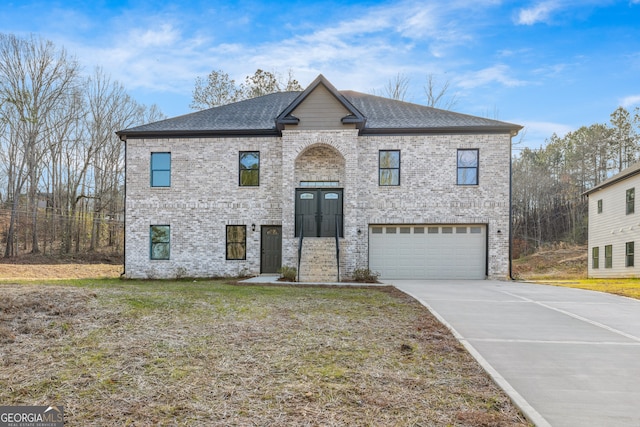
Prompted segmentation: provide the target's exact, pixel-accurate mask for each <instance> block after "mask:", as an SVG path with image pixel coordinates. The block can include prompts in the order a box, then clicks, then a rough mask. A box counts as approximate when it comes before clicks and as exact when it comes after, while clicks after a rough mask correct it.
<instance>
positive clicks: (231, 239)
mask: <svg viewBox="0 0 640 427" xmlns="http://www.w3.org/2000/svg"><path fill="white" fill-rule="evenodd" d="M227 259H247V226H246V225H227Z"/></svg>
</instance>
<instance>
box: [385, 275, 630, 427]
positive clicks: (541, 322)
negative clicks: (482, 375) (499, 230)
mask: <svg viewBox="0 0 640 427" xmlns="http://www.w3.org/2000/svg"><path fill="white" fill-rule="evenodd" d="M385 282H386V283H387V284H391V285H394V286H396V287H397V288H398V289H400V290H402V291H404V292H406V293H408V294H410V295H412V296H413V297H415V298H416V299H418V300H419V301H420V302H422V303H423V304H424V305H425V306H427V307H428V308H429V309H430V310H431V311H432V312H433V313H434V314H435V315H436V316H437V317H438V318H439V319H440V320H441V321H443V323H445V324H446V325H447V326H448V327H449V328H450V329H451V330H452V331H453V333H454V334H455V335H456V337H457V338H458V339H459V340H460V341H461V342H462V344H463V345H464V346H465V347H466V348H467V349H468V350H469V351H470V352H471V354H472V355H473V356H474V357H475V358H476V359H478V361H479V362H480V363H481V364H482V365H483V366H484V368H485V369H486V370H487V371H488V372H489V374H490V375H492V377H493V378H494V380H495V381H496V382H497V383H498V384H499V385H500V386H501V387H502V388H503V389H504V390H505V391H506V392H507V393H508V394H509V395H510V396H511V398H512V399H513V400H514V402H515V403H516V405H518V406H519V407H520V408H521V409H522V411H523V412H524V413H525V414H526V416H527V417H528V418H529V420H530V421H532V422H534V423H535V424H536V425H537V426H540V427H541V426H549V425H551V426H554V427H561V426H571V427H575V426H598V427H603V426H616V427H619V426H633V427H640V301H637V300H632V299H628V298H624V297H617V296H614V295H609V294H604V293H599V292H591V291H584V290H578V289H569V288H560V287H554V286H546V285H535V284H527V283H518V282H500V281H491V280H482V281H480V280H478V281H475V280H473V281H472V280H470V281H454V280H449V281H447V280H443V281H424V280H422V281H418V280H389V281H385Z"/></svg>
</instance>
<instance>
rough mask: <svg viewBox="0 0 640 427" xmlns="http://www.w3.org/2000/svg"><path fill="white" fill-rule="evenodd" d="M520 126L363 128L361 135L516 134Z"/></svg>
mask: <svg viewBox="0 0 640 427" xmlns="http://www.w3.org/2000/svg"><path fill="white" fill-rule="evenodd" d="M520 129H522V126H514V127H504V126H444V127H424V128H417V127H416V128H364V129H362V130H361V131H360V134H361V135H398V134H400V135H422V134H504V133H508V134H509V135H510V136H512V137H513V136H516V135H517V134H518V132H519V131H520Z"/></svg>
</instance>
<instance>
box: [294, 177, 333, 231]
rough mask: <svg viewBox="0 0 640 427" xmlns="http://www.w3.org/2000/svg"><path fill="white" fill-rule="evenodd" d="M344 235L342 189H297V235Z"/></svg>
mask: <svg viewBox="0 0 640 427" xmlns="http://www.w3.org/2000/svg"><path fill="white" fill-rule="evenodd" d="M336 227H337V232H338V235H339V236H340V237H343V224H342V189H315V188H314V189H311V188H310V189H306V188H305V189H297V190H296V237H298V236H300V231H301V230H302V232H303V233H304V237H334V236H335V235H336Z"/></svg>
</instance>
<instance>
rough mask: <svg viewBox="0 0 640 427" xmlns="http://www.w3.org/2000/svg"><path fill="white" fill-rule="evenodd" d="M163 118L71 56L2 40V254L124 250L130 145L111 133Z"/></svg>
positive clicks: (43, 43)
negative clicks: (84, 71)
mask: <svg viewBox="0 0 640 427" xmlns="http://www.w3.org/2000/svg"><path fill="white" fill-rule="evenodd" d="M163 117H164V116H163V115H162V113H161V112H160V111H159V110H158V108H157V107H156V106H151V107H147V106H144V105H141V104H139V103H137V102H136V101H135V100H134V99H132V98H131V96H129V95H128V94H127V92H126V91H125V89H124V87H123V86H122V85H121V84H119V83H118V82H115V81H112V80H111V79H110V77H109V76H107V75H106V74H105V73H104V72H103V71H102V70H101V69H100V68H96V69H95V70H94V72H93V74H92V75H91V76H90V77H83V76H82V75H81V70H80V67H79V65H78V62H77V61H76V60H75V59H74V58H73V57H71V56H70V55H68V54H67V52H66V51H65V50H64V49H59V48H57V47H56V46H55V45H54V44H53V43H52V42H50V41H47V40H43V39H41V38H38V37H36V36H31V37H27V38H20V37H17V36H15V35H11V34H0V185H1V187H0V188H4V190H3V191H0V202H1V204H0V218H2V222H1V224H2V230H1V232H2V242H3V244H4V250H3V252H4V257H13V256H16V255H18V254H20V253H25V252H30V253H42V252H44V253H54V251H55V253H72V252H74V253H79V252H87V251H96V250H98V249H99V248H102V247H107V248H109V249H110V250H111V251H113V252H116V253H118V252H121V251H122V246H123V226H122V225H123V200H124V188H123V187H124V157H123V144H122V143H121V141H119V139H118V138H117V136H116V135H115V134H114V132H115V131H116V130H118V129H125V128H127V127H131V126H133V125H138V124H141V123H145V122H148V121H155V120H159V119H162V118H163Z"/></svg>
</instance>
